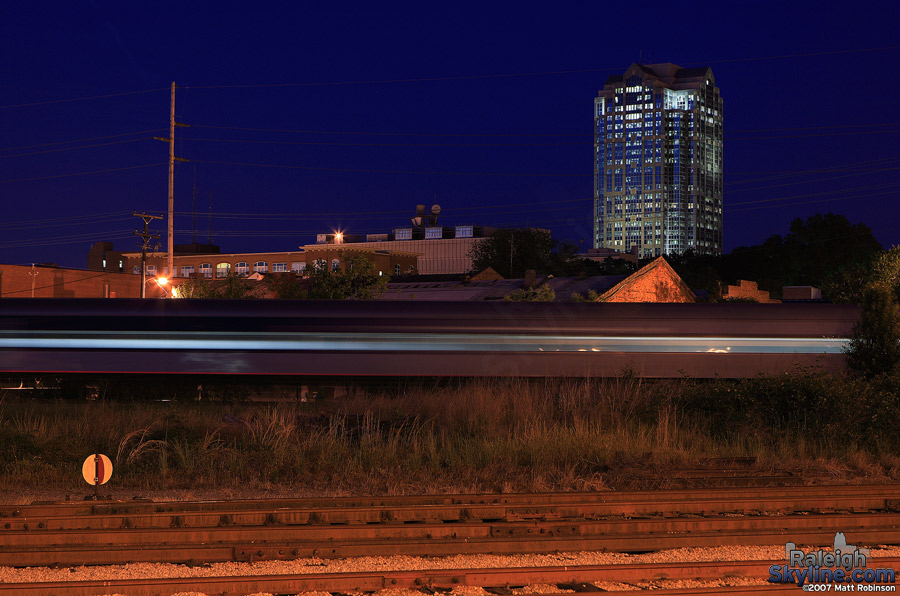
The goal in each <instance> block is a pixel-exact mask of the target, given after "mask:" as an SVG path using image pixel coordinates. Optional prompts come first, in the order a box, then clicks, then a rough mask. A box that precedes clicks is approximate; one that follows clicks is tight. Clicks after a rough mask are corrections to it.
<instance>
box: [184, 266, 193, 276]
mask: <svg viewBox="0 0 900 596" xmlns="http://www.w3.org/2000/svg"><path fill="white" fill-rule="evenodd" d="M193 274H194V266H193V265H185V266H183V267H182V268H181V277H190V276H192V275H193Z"/></svg>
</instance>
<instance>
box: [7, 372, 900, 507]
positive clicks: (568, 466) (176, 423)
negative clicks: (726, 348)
mask: <svg viewBox="0 0 900 596" xmlns="http://www.w3.org/2000/svg"><path fill="white" fill-rule="evenodd" d="M898 387H900V382H897V381H896V380H894V379H889V378H888V379H879V380H876V381H872V382H863V381H858V380H854V379H850V378H845V377H828V376H809V375H807V376H803V375H800V376H785V377H775V378H760V379H750V380H740V381H710V382H699V381H692V380H687V379H685V380H671V381H647V380H642V379H639V378H636V377H633V376H630V375H624V376H622V377H620V378H614V379H583V380H539V381H535V380H532V381H528V380H521V379H520V380H515V379H514V380H475V381H466V382H453V383H446V384H443V385H424V384H416V383H410V384H407V385H406V386H403V387H399V388H391V389H382V390H358V391H356V392H354V393H352V394H350V395H349V396H346V397H341V398H333V399H328V400H324V401H322V402H318V403H296V402H291V403H280V404H277V405H271V404H266V405H260V404H255V403H252V402H234V403H225V402H194V401H190V402H184V403H182V402H176V401H172V402H117V401H115V399H114V398H115V397H116V396H115V395H111V396H110V399H109V400H104V401H101V402H87V403H79V402H65V401H23V400H19V399H13V398H10V397H6V398H4V399H3V400H0V486H5V487H13V486H19V485H29V486H33V487H35V488H38V487H59V488H66V489H70V488H75V487H78V486H80V483H81V480H80V469H81V467H80V466H81V462H82V461H83V459H84V458H85V457H86V456H87V455H88V454H90V453H93V452H95V451H97V450H99V451H101V452H103V453H106V454H108V455H110V456H111V457H113V458H114V462H115V473H114V474H115V476H114V482H115V483H116V484H117V485H118V486H122V487H135V488H142V489H150V488H158V489H165V488H188V487H190V488H203V487H206V488H216V487H247V488H257V489H259V488H273V487H282V488H287V489H292V490H296V491H300V492H304V493H329V494H338V493H396V494H400V493H421V492H434V491H436V492H457V491H514V490H516V491H518V490H599V489H605V488H637V487H642V486H666V485H668V484H667V483H669V482H670V477H671V474H669V473H667V471H668V470H670V469H671V468H672V467H679V466H680V467H696V466H698V465H700V463H701V460H704V459H706V458H710V457H734V456H753V457H756V458H758V462H759V463H758V464H757V465H758V467H759V468H760V469H761V470H762V469H784V468H789V469H797V470H802V469H814V470H816V471H818V472H819V473H820V474H822V475H824V476H826V477H834V478H844V479H845V478H848V477H862V476H865V477H878V478H893V479H900V437H898V436H897V433H895V432H894V431H893V430H892V429H893V427H892V426H889V425H887V424H885V423H886V422H887V421H891V422H893V421H895V420H896V419H897V416H898V415H900V406H898V404H900V399H898V397H897V396H898V391H897V388H898Z"/></svg>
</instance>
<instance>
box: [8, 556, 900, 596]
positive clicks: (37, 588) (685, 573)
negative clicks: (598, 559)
mask: <svg viewBox="0 0 900 596" xmlns="http://www.w3.org/2000/svg"><path fill="white" fill-rule="evenodd" d="M873 561H875V562H877V564H878V566H879V567H882V568H897V567H900V558H898V557H880V558H878V559H873ZM784 563H785V562H784V561H778V560H766V561H724V562H722V561H715V562H678V563H643V564H625V565H592V566H566V567H561V566H556V567H522V568H505V569H441V570H416V571H379V572H376V573H372V572H355V573H311V574H297V575H269V576H252V577H248V576H230V577H180V578H153V579H129V580H105V581H73V582H40V583H16V584H2V583H0V594H11V595H13V594H14V595H16V596H45V595H46V594H53V595H54V596H95V595H96V594H98V593H113V592H119V593H127V594H128V595H129V596H168V595H170V594H173V593H176V592H179V591H194V592H206V593H212V594H219V595H222V596H244V595H245V594H249V593H252V592H271V593H298V592H313V591H328V592H375V591H378V590H383V589H386V588H407V589H423V588H426V589H430V590H435V589H452V588H453V587H456V586H481V587H496V586H503V587H507V586H525V585H531V584H556V585H559V584H575V583H590V582H626V583H643V582H653V581H660V580H665V579H669V580H679V579H681V580H685V579H692V580H717V579H722V578H724V577H745V578H757V579H766V578H768V577H769V567H770V566H772V565H783V564H784ZM786 588H788V589H793V590H795V591H796V590H797V589H798V588H797V586H796V585H793V584H789V585H788V586H786ZM750 591H751V592H752V591H753V590H750ZM766 591H768V587H767V589H766ZM730 592H732V593H735V592H736V593H743V592H742V589H740V588H739V589H736V590H730ZM673 593H679V592H673ZM681 593H684V592H681ZM688 593H691V592H688Z"/></svg>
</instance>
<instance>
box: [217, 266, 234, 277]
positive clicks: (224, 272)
mask: <svg viewBox="0 0 900 596" xmlns="http://www.w3.org/2000/svg"><path fill="white" fill-rule="evenodd" d="M230 273H231V263H218V264H217V265H216V277H218V278H222V277H228V275H229V274H230Z"/></svg>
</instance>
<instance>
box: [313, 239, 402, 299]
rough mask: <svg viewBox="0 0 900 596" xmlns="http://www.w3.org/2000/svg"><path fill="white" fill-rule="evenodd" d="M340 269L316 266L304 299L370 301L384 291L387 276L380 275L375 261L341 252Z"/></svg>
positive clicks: (387, 279) (339, 254) (388, 277)
mask: <svg viewBox="0 0 900 596" xmlns="http://www.w3.org/2000/svg"><path fill="white" fill-rule="evenodd" d="M338 256H339V257H340V259H341V260H342V261H343V263H344V268H343V271H340V270H338V271H331V270H330V269H329V268H328V267H327V266H319V267H315V268H314V269H313V271H312V272H311V273H310V275H309V278H308V279H309V289H308V290H306V292H305V296H304V297H305V298H308V299H311V300H344V299H347V298H349V299H353V300H372V299H374V298H377V297H379V296H381V295H383V294H384V292H385V290H386V289H387V284H388V282H389V281H390V276H389V275H379V274H378V272H377V271H376V270H375V264H374V263H373V262H372V261H370V260H369V259H367V258H366V257H365V256H363V255H360V254H352V253H347V252H345V251H341V252H340V253H338Z"/></svg>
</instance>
